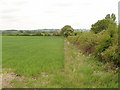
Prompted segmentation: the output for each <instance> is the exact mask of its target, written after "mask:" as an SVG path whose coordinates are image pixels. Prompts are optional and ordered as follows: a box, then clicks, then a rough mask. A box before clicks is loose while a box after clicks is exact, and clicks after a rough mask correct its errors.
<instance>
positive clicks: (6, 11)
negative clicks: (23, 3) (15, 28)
mask: <svg viewBox="0 0 120 90" xmlns="http://www.w3.org/2000/svg"><path fill="white" fill-rule="evenodd" d="M18 11H20V9H18V8H16V9H15V8H11V9H4V10H2V11H1V13H2V14H3V13H4V14H6V13H14V12H18Z"/></svg>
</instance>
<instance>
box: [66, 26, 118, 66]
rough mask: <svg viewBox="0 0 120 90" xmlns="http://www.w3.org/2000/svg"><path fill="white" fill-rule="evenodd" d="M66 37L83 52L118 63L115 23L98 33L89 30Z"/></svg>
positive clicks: (102, 59)
mask: <svg viewBox="0 0 120 90" xmlns="http://www.w3.org/2000/svg"><path fill="white" fill-rule="evenodd" d="M67 39H68V40H69V41H70V42H71V43H72V44H74V45H76V46H77V47H78V48H79V49H80V50H81V51H82V52H83V53H87V54H93V55H94V56H95V57H98V58H99V59H100V60H101V61H104V62H113V63H114V64H115V65H116V66H118V65H120V63H119V62H120V61H119V58H118V56H119V51H118V28H117V25H111V26H110V27H109V28H108V29H107V30H103V31H102V32H100V33H98V34H95V33H93V32H92V31H89V32H83V33H81V34H79V35H77V36H69V37H68V38H67Z"/></svg>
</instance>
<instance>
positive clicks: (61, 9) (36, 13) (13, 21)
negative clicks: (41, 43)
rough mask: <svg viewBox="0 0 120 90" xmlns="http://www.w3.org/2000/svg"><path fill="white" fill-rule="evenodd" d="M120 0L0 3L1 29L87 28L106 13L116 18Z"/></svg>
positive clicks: (14, 0) (12, 0)
mask: <svg viewBox="0 0 120 90" xmlns="http://www.w3.org/2000/svg"><path fill="white" fill-rule="evenodd" d="M118 1H119V0H0V29H39V28H51V29H52V28H62V27H63V26H64V25H71V26H72V27H73V28H78V29H79V28H86V29H89V28H90V27H91V24H93V23H95V22H96V21H97V20H99V19H103V18H104V17H105V15H106V14H111V13H115V14H116V16H117V17H118Z"/></svg>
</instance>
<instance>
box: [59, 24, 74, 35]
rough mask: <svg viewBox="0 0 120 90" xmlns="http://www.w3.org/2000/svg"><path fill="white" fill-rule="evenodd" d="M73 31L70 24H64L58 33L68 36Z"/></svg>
mask: <svg viewBox="0 0 120 90" xmlns="http://www.w3.org/2000/svg"><path fill="white" fill-rule="evenodd" d="M73 32H74V29H73V28H72V27H71V26H70V25H66V26H64V27H63V28H62V29H61V31H60V34H61V35H63V36H65V37H68V36H71V35H73Z"/></svg>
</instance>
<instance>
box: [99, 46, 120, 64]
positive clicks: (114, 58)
mask: <svg viewBox="0 0 120 90" xmlns="http://www.w3.org/2000/svg"><path fill="white" fill-rule="evenodd" d="M101 55H102V58H103V59H104V60H105V61H107V62H114V64H118V63H119V60H118V46H117V45H114V46H110V47H109V48H108V49H106V50H105V51H104V52H102V54H101Z"/></svg>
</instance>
